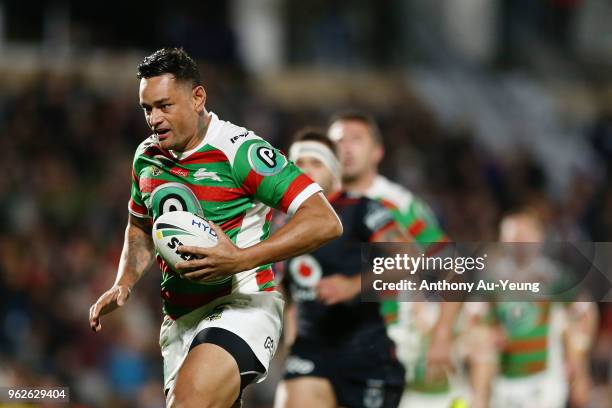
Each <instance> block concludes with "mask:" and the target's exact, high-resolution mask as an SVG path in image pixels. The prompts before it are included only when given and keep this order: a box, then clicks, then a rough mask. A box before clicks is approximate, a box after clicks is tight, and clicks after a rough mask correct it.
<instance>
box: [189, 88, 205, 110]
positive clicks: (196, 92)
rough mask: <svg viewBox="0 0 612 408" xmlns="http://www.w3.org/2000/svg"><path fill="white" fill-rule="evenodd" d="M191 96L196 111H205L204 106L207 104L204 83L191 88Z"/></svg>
mask: <svg viewBox="0 0 612 408" xmlns="http://www.w3.org/2000/svg"><path fill="white" fill-rule="evenodd" d="M191 98H192V100H193V107H194V108H195V110H196V112H198V113H201V112H204V106H205V105H206V91H205V90H204V87H203V86H202V85H197V86H194V87H193V89H192V90H191Z"/></svg>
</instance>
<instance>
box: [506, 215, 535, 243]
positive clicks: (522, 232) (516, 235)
mask: <svg viewBox="0 0 612 408" xmlns="http://www.w3.org/2000/svg"><path fill="white" fill-rule="evenodd" d="M543 240H544V232H543V231H542V228H541V227H540V224H539V223H538V222H537V221H536V220H534V219H533V217H531V216H529V215H514V216H511V217H506V218H504V220H503V221H502V223H501V228H500V241H502V242H542V241H543Z"/></svg>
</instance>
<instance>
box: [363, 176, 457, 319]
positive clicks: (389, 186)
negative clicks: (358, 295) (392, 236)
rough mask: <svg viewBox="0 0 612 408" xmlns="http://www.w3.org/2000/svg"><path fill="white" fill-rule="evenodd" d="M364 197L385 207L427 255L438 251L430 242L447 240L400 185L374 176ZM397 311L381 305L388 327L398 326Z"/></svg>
mask: <svg viewBox="0 0 612 408" xmlns="http://www.w3.org/2000/svg"><path fill="white" fill-rule="evenodd" d="M365 195H366V196H367V197H368V198H371V199H374V200H377V201H379V202H380V203H382V204H383V205H384V206H385V207H387V208H388V209H389V210H390V211H391V213H392V214H393V217H394V218H395V221H396V222H397V223H398V225H399V226H400V228H402V230H404V232H406V233H407V234H408V235H409V236H411V237H414V240H415V241H416V242H418V243H420V244H423V245H425V246H426V248H424V249H425V251H426V253H427V254H431V253H434V252H436V251H437V250H438V249H439V248H438V247H437V246H436V245H432V243H443V242H447V241H448V238H447V237H446V234H444V232H443V231H442V229H441V228H440V227H439V225H438V222H437V221H436V218H435V216H434V215H433V212H432V211H431V210H430V209H429V207H428V206H427V205H426V204H425V203H424V202H423V201H422V200H420V199H418V198H417V197H416V196H415V195H414V194H412V193H411V192H410V191H408V190H407V189H405V188H404V187H402V186H401V185H399V184H397V183H393V182H392V181H390V180H389V179H387V178H386V177H384V176H381V175H377V176H376V178H375V179H374V181H373V182H372V185H371V186H370V187H369V188H368V189H367V190H366V192H365ZM398 312H399V304H398V302H395V301H389V300H388V301H383V302H381V313H382V314H383V316H384V319H385V322H386V323H387V324H388V325H391V324H396V323H398Z"/></svg>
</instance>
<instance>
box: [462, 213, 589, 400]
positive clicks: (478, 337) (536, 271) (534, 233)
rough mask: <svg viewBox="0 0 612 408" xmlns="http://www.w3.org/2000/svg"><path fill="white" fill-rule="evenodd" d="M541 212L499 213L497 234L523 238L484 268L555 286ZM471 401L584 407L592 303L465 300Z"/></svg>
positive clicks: (508, 238)
mask: <svg viewBox="0 0 612 408" xmlns="http://www.w3.org/2000/svg"><path fill="white" fill-rule="evenodd" d="M544 234H545V230H544V226H543V225H542V223H541V221H540V220H539V217H538V216H537V215H536V214H535V213H533V212H531V211H529V210H521V211H517V212H514V213H511V214H508V215H507V216H505V217H504V218H503V220H502V222H501V226H500V240H501V241H502V242H507V243H517V242H520V243H526V244H525V245H522V244H521V245H519V246H516V245H515V246H513V247H512V248H511V249H513V251H512V254H511V255H507V254H504V255H501V256H500V257H498V258H497V259H496V260H495V262H494V263H492V266H491V269H490V270H489V273H490V274H492V275H494V276H495V277H496V278H497V277H502V275H503V276H505V277H507V278H512V280H514V281H532V282H533V281H536V280H537V281H539V282H541V284H542V285H555V284H556V282H555V280H557V281H558V279H559V277H560V274H561V269H562V266H561V265H560V264H558V263H556V262H555V261H554V260H552V259H550V258H548V257H547V256H545V255H544V254H542V253H541V251H540V250H539V246H537V244H538V243H540V242H542V241H543V239H544ZM466 309H467V310H469V311H470V313H473V314H474V316H476V319H477V322H478V323H477V325H476V326H475V327H473V330H470V331H471V333H472V334H473V336H472V340H473V341H472V342H471V343H472V346H471V353H470V362H471V377H472V385H473V406H474V407H476V408H485V407H489V406H491V407H495V408H531V407H541V408H562V407H565V406H566V404H567V402H568V400H570V401H571V406H575V407H583V406H586V403H587V401H588V394H589V389H590V374H589V367H588V364H589V350H590V346H591V342H592V339H593V335H594V330H595V327H596V321H597V314H596V308H595V305H594V304H593V303H588V302H573V303H569V304H566V303H554V302H550V301H546V300H544V301H524V302H501V301H497V302H496V301H494V300H493V301H492V302H489V303H478V304H468V305H467V306H466Z"/></svg>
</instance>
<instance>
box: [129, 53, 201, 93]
mask: <svg viewBox="0 0 612 408" xmlns="http://www.w3.org/2000/svg"><path fill="white" fill-rule="evenodd" d="M163 74H172V75H174V77H175V78H176V79H177V80H178V81H185V82H191V84H192V85H193V86H197V85H201V84H202V80H201V78H200V71H199V70H198V66H197V64H196V63H195V61H194V60H193V59H192V58H191V57H190V56H189V54H187V52H185V50H184V49H183V48H162V49H160V50H157V51H155V52H154V53H153V54H151V55H149V56H148V57H146V58H145V59H144V60H143V61H142V62H141V63H140V64H139V65H138V75H137V76H138V79H142V78H151V77H155V76H159V75H163Z"/></svg>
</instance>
